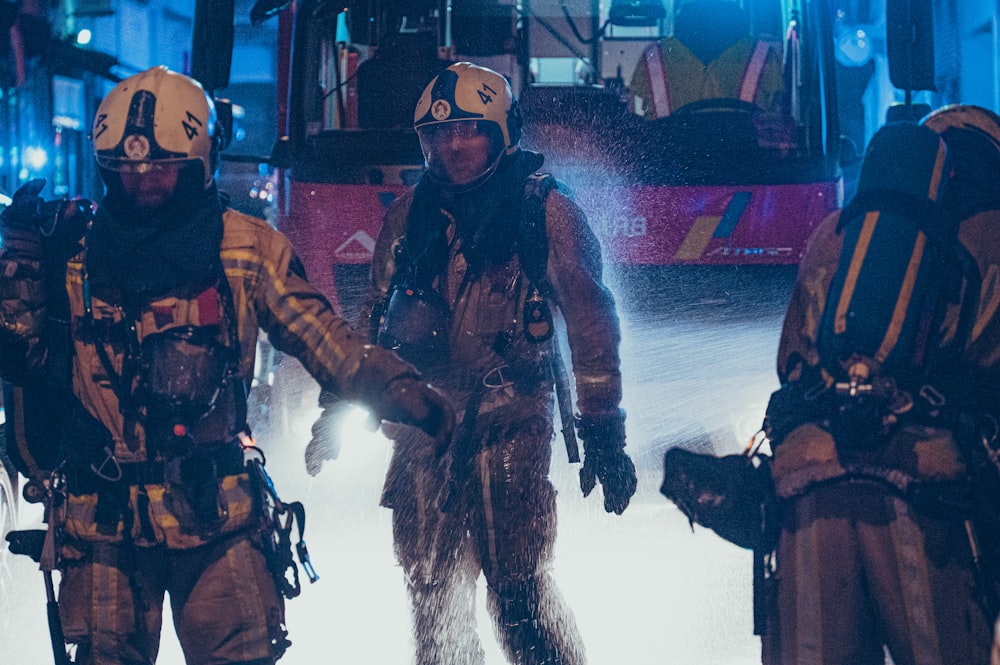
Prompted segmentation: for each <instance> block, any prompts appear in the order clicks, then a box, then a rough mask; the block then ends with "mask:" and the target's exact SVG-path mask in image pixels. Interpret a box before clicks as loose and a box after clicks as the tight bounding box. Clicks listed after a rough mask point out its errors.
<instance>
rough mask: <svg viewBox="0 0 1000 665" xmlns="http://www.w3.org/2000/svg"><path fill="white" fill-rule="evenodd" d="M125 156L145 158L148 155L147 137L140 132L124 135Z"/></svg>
mask: <svg viewBox="0 0 1000 665" xmlns="http://www.w3.org/2000/svg"><path fill="white" fill-rule="evenodd" d="M122 148H123V149H124V150H125V156H126V157H128V158H129V159H145V158H146V157H149V139H147V138H146V137H145V136H143V135H142V134H130V135H128V136H126V137H125V141H124V145H123V146H122Z"/></svg>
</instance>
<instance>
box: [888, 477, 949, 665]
mask: <svg viewBox="0 0 1000 665" xmlns="http://www.w3.org/2000/svg"><path fill="white" fill-rule="evenodd" d="M892 507H893V509H894V510H895V512H896V519H894V520H893V522H892V524H891V525H889V530H890V533H891V534H892V544H893V548H894V549H895V551H896V570H898V571H899V586H900V592H901V593H902V596H903V606H904V607H905V608H906V623H907V625H909V626H910V628H911V630H910V646H911V648H912V649H913V663H914V665H938V663H940V662H941V661H940V658H939V656H938V648H937V647H938V644H940V640H939V639H938V634H937V627H936V626H935V624H934V607H933V602H934V600H933V598H934V596H933V589H932V586H931V576H930V571H929V570H928V569H927V554H926V552H925V551H924V549H923V547H921V546H920V545H919V544H920V543H923V542H924V536H923V534H922V533H921V531H920V529H919V528H918V527H917V525H916V523H915V522H914V521H913V518H912V517H911V516H910V507H909V505H908V504H907V503H906V502H905V501H903V500H902V499H900V498H899V497H895V496H894V497H892Z"/></svg>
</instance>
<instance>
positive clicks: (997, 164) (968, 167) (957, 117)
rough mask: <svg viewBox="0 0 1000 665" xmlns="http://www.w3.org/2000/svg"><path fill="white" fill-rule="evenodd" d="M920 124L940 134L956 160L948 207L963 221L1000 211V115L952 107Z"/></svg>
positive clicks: (978, 108)
mask: <svg viewBox="0 0 1000 665" xmlns="http://www.w3.org/2000/svg"><path fill="white" fill-rule="evenodd" d="M921 124H923V125H926V126H927V127H929V128H931V129H933V130H934V131H935V132H937V133H938V134H940V135H941V138H943V139H944V142H945V143H946V144H947V146H948V152H949V153H951V155H952V157H953V159H952V176H951V178H950V181H949V185H948V191H946V197H945V199H946V201H945V202H946V207H949V205H950V206H951V207H952V208H954V210H953V212H955V213H957V214H958V215H959V217H960V218H961V219H964V218H965V217H966V216H968V215H971V214H974V213H976V212H979V211H982V210H996V209H1000V116H998V115H997V114H996V113H994V112H993V111H990V110H989V109H985V108H983V107H981V106H975V105H973V104H950V105H948V106H943V107H941V108H939V109H937V110H935V111H933V112H932V113H930V114H929V115H927V116H926V117H925V118H924V119H923V120H921ZM949 192H950V196H949V195H948V193H949ZM949 199H950V200H949Z"/></svg>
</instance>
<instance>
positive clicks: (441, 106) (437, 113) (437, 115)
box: [431, 99, 451, 120]
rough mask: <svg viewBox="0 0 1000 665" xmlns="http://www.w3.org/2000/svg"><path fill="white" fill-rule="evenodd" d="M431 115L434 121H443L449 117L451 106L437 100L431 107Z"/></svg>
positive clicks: (441, 100)
mask: <svg viewBox="0 0 1000 665" xmlns="http://www.w3.org/2000/svg"><path fill="white" fill-rule="evenodd" d="M431 115H432V116H434V119H435V120H445V119H447V118H448V116H450V115H451V104H449V103H448V102H446V101H445V100H443V99H439V100H437V101H436V102H434V104H433V105H432V106H431Z"/></svg>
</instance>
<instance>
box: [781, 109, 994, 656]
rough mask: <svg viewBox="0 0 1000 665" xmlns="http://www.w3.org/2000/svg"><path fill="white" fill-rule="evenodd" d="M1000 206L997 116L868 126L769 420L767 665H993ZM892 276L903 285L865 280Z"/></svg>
mask: <svg viewBox="0 0 1000 665" xmlns="http://www.w3.org/2000/svg"><path fill="white" fill-rule="evenodd" d="M931 130H933V131H931ZM998 192H1000V118H998V117H997V116H996V115H995V114H994V113H992V112H990V111H988V110H986V109H983V108H979V107H976V106H969V105H956V106H950V107H944V108H942V109H939V110H937V111H935V112H934V113H932V114H930V115H929V116H928V117H927V118H925V119H924V120H923V121H922V123H921V124H920V125H916V124H892V125H889V126H887V127H885V128H883V129H881V130H879V132H878V133H877V134H876V135H875V137H873V139H872V141H871V144H870V145H869V147H868V150H867V151H866V156H865V160H864V162H863V163H862V167H861V174H860V178H859V185H858V194H857V196H856V197H855V198H854V200H853V201H852V203H851V204H849V205H848V206H847V207H846V208H845V209H844V210H843V211H839V212H838V213H835V214H834V215H832V216H831V217H830V218H828V219H827V220H825V221H824V222H823V223H822V224H821V226H820V227H818V228H817V230H816V232H815V233H814V234H813V237H812V238H811V240H810V243H809V246H808V249H807V252H806V255H805V256H804V257H803V260H802V263H801V265H800V267H799V273H798V277H797V280H796V283H795V286H794V288H793V292H792V299H791V301H790V304H789V307H788V310H787V313H786V317H785V321H784V326H783V331H782V336H781V342H780V346H779V353H778V373H779V377H780V379H781V382H782V388H781V390H779V391H778V392H776V393H775V394H774V396H772V399H771V403H770V404H769V407H768V415H767V420H766V421H765V426H766V428H767V429H768V433H769V437H770V438H771V440H772V445H773V446H774V458H773V463H772V465H771V473H772V476H773V478H774V483H775V489H776V492H777V495H778V497H779V498H780V499H781V501H782V503H783V504H784V506H783V509H782V513H781V514H782V517H781V518H780V527H781V529H780V535H779V537H778V542H777V559H776V560H777V570H776V578H775V579H776V583H775V590H774V595H773V597H771V598H770V602H769V613H768V621H767V629H766V634H765V636H764V642H763V644H764V651H763V655H764V661H763V662H764V663H766V664H768V665H800V664H801V663H823V665H866V664H870V665H875V664H876V663H877V664H878V665H881V664H882V663H883V660H884V650H887V651H888V653H889V654H890V655H891V657H892V660H893V662H895V663H896V664H897V665H915V664H927V665H953V664H955V663H967V664H969V665H976V664H981V665H985V663H987V662H989V645H990V630H991V627H992V624H993V621H994V620H995V618H996V612H997V604H996V591H995V589H996V581H997V578H996V572H997V571H996V566H995V564H996V560H997V543H998V540H997V535H998V533H997V514H998V513H997V506H998V503H997V496H998V492H997V489H998V485H997V468H996V457H995V454H993V453H991V452H990V451H989V450H987V449H988V448H989V449H990V450H995V448H996V437H997V415H998V414H997V404H996V394H997V390H998V388H1000V383H998V380H1000V377H998V374H997V372H998V369H1000V364H998V363H1000V309H998V301H997V298H998V293H1000V291H998V286H1000V284H998V282H997V280H998V276H1000V243H998V242H997V236H996V228H997V224H998V222H1000V196H998ZM901 237H905V238H907V239H908V240H907V241H906V242H907V244H906V245H905V246H906V247H909V248H910V249H908V250H907V251H906V253H905V254H902V255H901V256H902V258H901V259H897V258H895V257H894V256H893V254H892V253H891V252H890V251H888V248H889V247H890V246H891V247H904V245H901V244H899V242H898V239H899V238H901ZM910 238H912V243H911V240H909V239H910ZM887 243H891V245H890V244H887ZM842 248H844V250H842ZM930 256H933V257H934V259H933V261H932V262H931V263H927V262H925V261H924V260H923V259H924V258H926V257H930ZM890 264H896V265H898V266H899V269H898V274H899V275H905V279H903V280H901V281H900V282H899V284H900V285H901V288H899V289H897V288H896V287H895V284H896V283H897V282H896V281H895V280H892V281H890V280H888V279H881V280H875V281H873V280H872V277H876V276H877V275H878V274H880V272H881V271H883V270H886V269H888V268H887V267H888V266H889V265H890ZM925 267H926V268H927V271H925ZM886 274H888V273H886ZM873 286H874V288H872V287H873ZM923 294H926V295H923ZM882 296H886V297H887V298H889V304H888V305H887V304H886V299H885V298H882V300H881V301H879V300H878V298H880V297H882ZM907 301H909V302H910V303H911V304H910V305H905V303H906V302H907ZM892 303H896V304H895V305H893V304H892ZM863 313H864V314H863ZM883 320H884V321H886V322H887V325H886V327H885V328H881V327H879V328H876V327H874V326H875V325H876V324H875V323H874V322H875V321H883ZM878 325H882V324H881V323H879V324H878ZM911 326H912V328H911ZM908 329H912V331H913V333H912V334H911V333H908V332H907V330H908ZM874 332H877V333H878V334H877V335H874V334H872V333H874ZM868 340H871V341H872V342H873V343H871V345H870V346H869V341H868ZM862 342H863V343H862ZM869 349H872V350H876V349H877V350H876V351H875V352H870V351H869ZM831 360H832V361H834V362H830V361H831Z"/></svg>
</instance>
